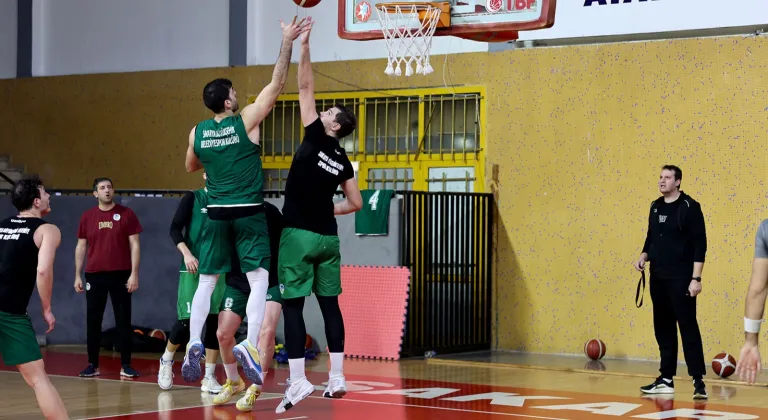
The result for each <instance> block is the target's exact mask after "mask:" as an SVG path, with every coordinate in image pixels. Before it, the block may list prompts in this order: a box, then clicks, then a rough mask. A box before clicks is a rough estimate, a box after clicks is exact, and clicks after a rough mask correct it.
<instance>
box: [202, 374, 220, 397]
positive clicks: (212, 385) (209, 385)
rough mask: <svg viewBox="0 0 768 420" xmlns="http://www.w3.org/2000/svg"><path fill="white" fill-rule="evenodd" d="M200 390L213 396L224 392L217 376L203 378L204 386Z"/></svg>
mask: <svg viewBox="0 0 768 420" xmlns="http://www.w3.org/2000/svg"><path fill="white" fill-rule="evenodd" d="M200 390H201V391H203V392H209V393H211V394H218V393H219V392H221V390H222V386H221V385H220V384H219V381H217V380H216V377H215V376H206V377H205V378H203V384H202V385H201V386H200Z"/></svg>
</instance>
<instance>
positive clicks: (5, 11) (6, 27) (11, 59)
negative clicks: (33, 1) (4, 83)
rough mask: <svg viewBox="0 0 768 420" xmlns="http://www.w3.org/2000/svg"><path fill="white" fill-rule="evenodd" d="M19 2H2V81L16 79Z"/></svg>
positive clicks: (0, 32)
mask: <svg viewBox="0 0 768 420" xmlns="http://www.w3.org/2000/svg"><path fill="white" fill-rule="evenodd" d="M17 4H18V3H17V0H0V79H12V78H14V77H16V38H17V37H16V35H17V33H16V26H17V9H16V6H17Z"/></svg>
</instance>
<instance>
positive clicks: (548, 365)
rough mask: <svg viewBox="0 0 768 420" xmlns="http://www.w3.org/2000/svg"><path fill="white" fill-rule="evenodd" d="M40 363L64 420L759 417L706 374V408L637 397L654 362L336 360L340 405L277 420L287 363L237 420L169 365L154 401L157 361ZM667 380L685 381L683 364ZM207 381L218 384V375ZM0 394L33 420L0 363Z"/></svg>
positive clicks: (756, 390) (495, 357)
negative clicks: (340, 364)
mask: <svg viewBox="0 0 768 420" xmlns="http://www.w3.org/2000/svg"><path fill="white" fill-rule="evenodd" d="M178 356H181V354H179V353H177V357H178ZM44 357H45V362H46V368H47V371H48V373H49V375H51V380H52V381H53V384H54V385H55V386H56V388H57V389H58V391H59V393H60V394H61V396H62V398H63V399H64V403H65V404H66V406H67V409H68V410H69V413H70V416H71V417H72V418H73V419H101V418H115V419H161V420H177V419H184V420H193V419H216V420H223V419H238V420H239V419H283V420H288V419H293V420H298V419H317V420H322V419H341V420H345V419H350V420H351V419H365V420H379V419H382V420H395V419H415V420H420V419H429V418H430V417H432V418H433V419H436V418H437V417H436V416H440V417H442V418H443V419H446V420H447V419H451V420H452V419H490V418H518V419H552V420H558V419H573V420H581V419H602V418H604V419H615V418H641V419H670V418H677V419H685V418H691V419H758V418H766V419H768V390H766V389H765V384H763V386H747V385H744V384H739V383H737V382H736V381H734V380H730V379H726V380H722V379H715V378H714V377H713V375H712V374H708V375H707V378H705V381H706V383H707V388H708V391H709V394H710V399H709V400H708V401H706V402H694V400H693V398H692V392H693V386H692V384H691V382H690V379H689V378H688V377H686V376H682V377H681V378H680V379H678V380H677V381H676V387H677V394H676V395H675V397H674V398H670V397H658V396H657V397H643V396H642V395H641V393H640V392H639V390H638V388H639V387H640V386H642V385H645V384H647V383H648V382H649V380H652V378H654V377H655V376H656V372H657V370H656V365H655V363H643V362H626V361H612V360H604V361H602V362H601V363H591V364H589V365H587V366H585V365H586V363H585V362H586V361H585V360H584V358H583V357H582V358H578V357H562V356H538V355H514V354H501V355H499V354H493V353H476V354H471V355H462V356H449V357H438V358H433V359H428V360H426V361H425V360H403V361H399V362H390V361H370V360H356V359H347V360H345V362H344V370H345V373H346V376H347V384H348V388H349V393H348V394H347V395H346V397H345V398H344V399H341V400H329V399H324V398H322V395H321V391H318V392H316V393H315V394H314V395H313V396H312V397H310V398H309V399H307V400H304V401H302V402H301V403H300V404H299V405H297V406H296V407H295V408H293V409H292V410H289V411H288V412H286V413H283V414H281V415H277V414H275V412H274V410H275V407H276V406H277V404H278V401H279V398H281V395H282V392H283V390H284V389H285V388H284V382H285V378H286V377H287V375H288V370H287V366H286V365H280V366H278V367H273V368H272V369H271V370H270V373H269V375H268V377H267V379H266V383H265V386H264V391H265V392H264V393H263V394H262V395H261V397H260V398H259V400H257V402H256V405H255V406H254V410H253V411H252V412H250V413H241V412H239V411H238V410H237V409H236V408H235V406H234V403H235V401H236V399H233V401H232V402H231V403H230V404H228V405H225V406H213V405H212V404H211V399H210V396H206V395H204V394H202V393H201V392H200V389H199V386H193V384H187V383H185V382H184V381H183V380H182V379H181V374H180V371H179V369H180V367H181V363H179V362H177V363H175V364H174V372H175V374H176V375H175V378H174V381H175V382H174V384H175V385H174V387H173V388H172V389H170V390H168V391H162V390H161V389H160V388H159V387H158V386H157V383H156V380H157V367H158V362H157V359H158V357H159V356H158V355H148V354H137V355H135V357H134V364H133V366H134V368H136V369H137V370H138V371H139V373H140V374H141V375H142V376H141V377H139V378H136V379H121V378H120V377H119V371H120V367H119V355H117V354H112V353H105V354H104V355H103V356H102V362H101V371H102V375H101V377H99V378H79V377H78V376H77V374H78V372H79V371H80V370H81V369H83V368H84V367H85V365H86V357H85V354H84V349H82V348H79V347H76V348H72V347H48V348H46V349H44ZM177 360H178V359H177ZM307 367H308V369H310V370H311V372H309V373H308V378H309V380H310V381H311V382H312V383H313V384H315V385H316V386H317V387H318V389H319V390H322V389H323V386H322V385H323V383H324V382H325V381H326V380H327V371H328V360H327V358H326V357H324V356H322V355H321V356H320V357H318V359H316V360H314V361H308V362H307ZM595 369H596V370H595ZM603 369H604V370H603ZM678 373H679V374H683V375H684V374H685V368H684V365H681V369H679V372H678ZM217 374H218V376H219V379H220V381H221V382H223V381H224V372H223V369H222V368H221V366H219V367H218V370H217ZM762 379H763V380H764V378H762ZM0 395H2V396H3V397H2V403H1V405H0V418H9V419H19V420H21V419H38V418H41V415H40V412H39V410H38V408H37V404H36V402H35V396H34V393H33V392H32V390H31V389H30V388H29V387H27V386H26V384H25V383H24V380H23V379H22V378H21V375H20V374H19V373H18V372H17V371H16V370H15V369H14V368H12V367H6V366H2V365H0Z"/></svg>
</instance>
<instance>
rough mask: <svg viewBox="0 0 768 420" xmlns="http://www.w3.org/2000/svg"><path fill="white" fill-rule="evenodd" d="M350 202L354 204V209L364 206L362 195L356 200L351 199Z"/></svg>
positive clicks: (357, 209) (358, 209)
mask: <svg viewBox="0 0 768 420" xmlns="http://www.w3.org/2000/svg"><path fill="white" fill-rule="evenodd" d="M349 203H350V204H352V210H353V211H360V209H362V208H363V199H362V198H361V197H357V198H356V199H355V200H354V201H350V202H349Z"/></svg>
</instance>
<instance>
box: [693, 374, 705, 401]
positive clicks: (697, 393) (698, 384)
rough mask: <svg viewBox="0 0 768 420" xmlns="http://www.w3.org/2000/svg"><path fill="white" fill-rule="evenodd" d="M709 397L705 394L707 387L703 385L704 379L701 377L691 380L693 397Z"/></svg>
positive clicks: (701, 398)
mask: <svg viewBox="0 0 768 420" xmlns="http://www.w3.org/2000/svg"><path fill="white" fill-rule="evenodd" d="M707 398H709V396H708V395H707V387H706V385H704V381H703V380H701V379H694V380H693V399H695V400H706V399H707Z"/></svg>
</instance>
